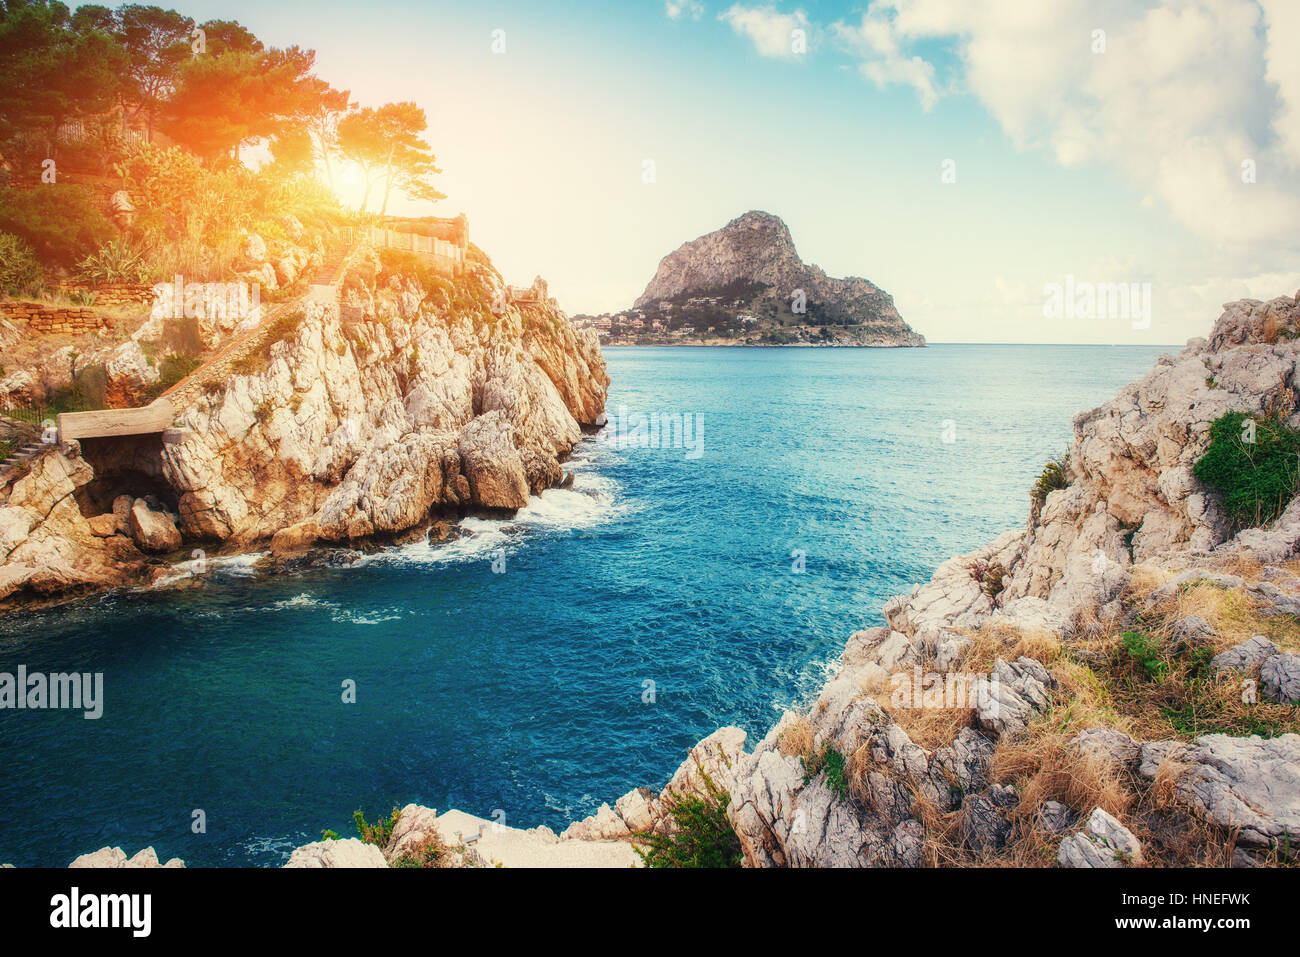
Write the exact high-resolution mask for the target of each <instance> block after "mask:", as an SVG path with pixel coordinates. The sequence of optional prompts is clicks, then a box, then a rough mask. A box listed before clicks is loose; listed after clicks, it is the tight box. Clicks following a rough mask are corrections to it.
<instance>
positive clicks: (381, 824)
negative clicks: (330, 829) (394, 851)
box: [352, 807, 402, 849]
mask: <svg viewBox="0 0 1300 957" xmlns="http://www.w3.org/2000/svg"><path fill="white" fill-rule="evenodd" d="M401 816H402V811H401V809H400V808H396V807H395V808H393V813H392V814H391V815H389V816H388V819H387V820H385V819H384V818H382V817H379V818H376V819H375V823H374V824H369V823H367V822H366V816H365V815H364V814H362V813H361V809H360V808H358V809H357V810H356V811H354V812H352V821H353V823H355V824H356V826H357V833H358V834H359V835H361V840H362V841H364V842H365V843H366V844H374V845H375V846H376V847H379V848H381V849H382V848H384V847H386V846H387V845H388V839H389V838H390V837H392V836H393V828H395V827H396V826H397V819H398V818H399V817H401Z"/></svg>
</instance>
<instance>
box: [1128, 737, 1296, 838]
mask: <svg viewBox="0 0 1300 957" xmlns="http://www.w3.org/2000/svg"><path fill="white" fill-rule="evenodd" d="M1147 750H1148V748H1147V747H1144V748H1143V761H1142V766H1141V773H1142V774H1143V775H1144V776H1146V777H1148V778H1154V777H1155V775H1156V774H1157V773H1158V771H1159V768H1160V766H1161V764H1163V763H1164V762H1173V763H1174V766H1175V767H1176V768H1177V769H1178V770H1179V771H1180V772H1181V773H1179V775H1178V778H1177V783H1176V785H1175V788H1176V793H1177V794H1178V796H1179V797H1180V798H1181V799H1183V800H1184V801H1186V803H1187V804H1188V805H1189V806H1190V807H1191V808H1192V809H1193V811H1195V812H1196V813H1198V814H1200V815H1201V816H1202V817H1203V818H1205V819H1206V820H1207V821H1210V822H1212V823H1214V824H1217V825H1219V826H1220V827H1223V828H1226V829H1230V830H1232V829H1235V830H1237V832H1238V836H1237V843H1238V845H1239V846H1242V847H1245V848H1247V849H1267V848H1277V847H1282V846H1289V847H1290V848H1291V853H1292V854H1294V853H1296V848H1295V846H1294V842H1293V841H1290V842H1289V841H1288V840H1287V836H1288V835H1295V834H1300V735H1295V734H1284V735H1282V736H1280V737H1277V738H1268V739H1265V738H1260V737H1257V736H1254V735H1252V736H1251V737H1248V738H1234V737H1229V736H1228V735H1224V734H1209V735H1204V736H1203V737H1200V738H1197V739H1196V741H1195V742H1194V743H1193V744H1192V745H1179V744H1175V743H1174V742H1164V743H1163V744H1162V745H1161V746H1160V747H1154V746H1152V747H1151V756H1150V757H1148V756H1147Z"/></svg>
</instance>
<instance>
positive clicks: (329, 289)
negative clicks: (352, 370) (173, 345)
mask: <svg viewBox="0 0 1300 957" xmlns="http://www.w3.org/2000/svg"><path fill="white" fill-rule="evenodd" d="M355 252H356V247H355V246H351V245H349V244H348V243H347V242H339V243H336V244H334V245H333V246H332V247H331V248H330V249H329V250H328V252H327V253H326V256H325V259H324V261H323V262H322V263H321V265H320V266H319V267H317V268H316V269H315V270H314V271H313V272H312V274H311V276H310V278H309V286H308V290H307V292H306V293H304V294H303V295H301V296H298V297H296V298H294V299H292V300H289V301H286V302H282V303H276V304H275V305H273V306H271V307H269V308H267V307H263V309H262V321H261V322H260V323H258V324H257V325H256V326H255V327H254V328H252V329H250V330H248V331H247V332H244V333H243V334H241V335H239V336H236V337H235V338H234V339H232V340H231V341H230V342H228V343H226V344H225V345H223V346H222V347H221V348H220V349H219V350H218V351H217V353H216V355H214V356H212V357H211V358H210V359H208V360H207V361H206V362H204V363H203V365H201V366H199V367H198V368H197V369H195V370H194V371H193V372H191V373H190V374H189V375H188V376H186V377H185V378H184V379H182V380H181V381H180V382H178V383H176V384H175V385H174V386H172V387H171V388H170V389H168V390H167V391H166V392H164V393H163V394H162V398H164V399H168V400H170V401H171V403H172V405H173V406H174V407H175V410H176V413H177V414H178V415H179V414H180V412H181V411H182V410H183V409H185V408H187V407H189V406H190V405H192V404H193V403H194V402H195V401H196V400H197V399H198V398H199V396H201V395H202V394H203V393H204V392H205V391H206V390H207V389H209V388H211V387H214V386H219V385H220V384H221V383H223V382H225V381H226V379H227V378H229V377H230V375H231V374H232V373H233V372H234V371H235V369H236V367H237V366H238V365H239V363H240V362H242V361H243V360H244V359H246V358H247V357H248V356H250V355H252V354H253V353H255V352H257V351H258V350H260V349H263V348H264V347H265V346H266V345H267V343H268V341H269V339H270V337H271V336H272V334H273V333H274V332H275V329H276V324H277V320H278V319H280V318H281V317H282V316H286V315H289V314H290V313H292V312H293V311H295V310H298V309H301V308H302V307H303V305H304V303H305V302H306V301H308V300H311V301H315V302H322V303H325V304H327V305H333V306H334V307H335V308H338V296H339V286H340V284H341V283H342V281H343V276H344V274H345V273H346V271H347V265H348V262H349V261H350V260H351V257H352V256H353V255H354V253H355Z"/></svg>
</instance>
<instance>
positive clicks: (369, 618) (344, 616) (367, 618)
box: [331, 608, 402, 625]
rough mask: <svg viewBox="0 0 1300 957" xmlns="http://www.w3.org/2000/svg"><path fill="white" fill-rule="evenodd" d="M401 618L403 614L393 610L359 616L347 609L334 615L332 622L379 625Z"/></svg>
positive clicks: (387, 609) (386, 609) (388, 609)
mask: <svg viewBox="0 0 1300 957" xmlns="http://www.w3.org/2000/svg"><path fill="white" fill-rule="evenodd" d="M401 617H402V613H401V612H400V611H397V610H395V609H392V608H385V609H383V610H381V611H377V612H373V613H371V614H368V615H367V614H358V613H357V612H354V611H352V610H351V609H347V608H345V609H343V610H342V611H340V612H338V613H337V614H336V615H333V616H332V619H331V620H333V621H337V622H342V623H344V624H348V625H379V624H383V623H384V622H386V621H396V620H397V619H399V618H401Z"/></svg>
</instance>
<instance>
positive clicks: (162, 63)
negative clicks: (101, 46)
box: [116, 3, 194, 140]
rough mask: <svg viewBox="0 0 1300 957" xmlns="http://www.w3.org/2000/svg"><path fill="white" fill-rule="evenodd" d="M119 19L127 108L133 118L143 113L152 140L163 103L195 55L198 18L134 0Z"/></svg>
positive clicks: (125, 110) (124, 97)
mask: <svg viewBox="0 0 1300 957" xmlns="http://www.w3.org/2000/svg"><path fill="white" fill-rule="evenodd" d="M116 19H117V32H116V36H117V40H118V42H119V43H120V44H121V46H122V49H123V50H125V51H126V57H127V64H126V84H125V88H124V90H123V96H122V107H123V111H124V114H125V115H128V116H129V118H130V119H132V120H134V119H135V118H136V117H138V116H141V115H143V117H144V119H145V128H146V130H147V131H148V135H149V139H150V140H152V139H153V132H154V128H155V124H156V123H157V119H158V115H159V113H160V111H161V109H162V105H163V103H164V102H165V101H166V100H167V98H168V97H169V96H170V95H171V93H172V91H173V90H174V89H175V88H176V84H177V83H178V82H179V80H180V76H181V68H182V66H183V65H184V64H186V63H187V62H189V61H190V60H191V59H193V58H194V54H193V51H192V50H191V48H190V44H191V42H192V35H193V32H194V21H193V20H192V19H191V18H189V17H187V16H184V15H183V14H180V13H177V12H176V11H175V10H164V9H162V8H161V7H155V6H146V5H143V4H134V3H132V4H126V5H125V6H122V7H119V8H118V10H117V16H116Z"/></svg>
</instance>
